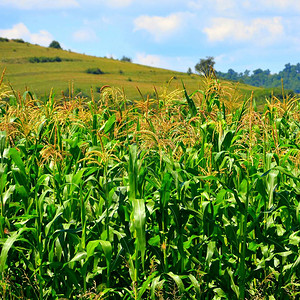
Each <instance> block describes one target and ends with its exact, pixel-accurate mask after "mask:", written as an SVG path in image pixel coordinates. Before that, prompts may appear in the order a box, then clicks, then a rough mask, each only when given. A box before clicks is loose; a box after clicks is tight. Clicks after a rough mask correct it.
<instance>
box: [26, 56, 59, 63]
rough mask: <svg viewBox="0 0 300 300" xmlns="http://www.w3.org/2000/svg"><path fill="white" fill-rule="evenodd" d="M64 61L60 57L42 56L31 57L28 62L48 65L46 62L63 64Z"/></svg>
mask: <svg viewBox="0 0 300 300" xmlns="http://www.w3.org/2000/svg"><path fill="white" fill-rule="evenodd" d="M62 60H63V59H61V58H60V57H59V56H56V57H45V56H41V57H36V56H33V57H29V58H28V61H29V62H30V63H46V62H61V61H62Z"/></svg>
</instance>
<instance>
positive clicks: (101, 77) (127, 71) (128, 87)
mask: <svg viewBox="0 0 300 300" xmlns="http://www.w3.org/2000/svg"><path fill="white" fill-rule="evenodd" d="M0 53H1V56H0V71H2V69H4V68H6V72H5V79H4V82H6V83H8V82H9V83H10V84H11V86H12V87H13V88H14V89H15V90H18V91H21V92H22V91H24V90H25V89H29V90H30V91H32V92H33V93H35V94H36V95H37V96H39V97H41V96H44V95H47V94H48V93H49V92H50V90H51V89H52V88H53V90H54V92H55V93H56V94H61V91H66V90H67V89H68V88H69V87H71V86H72V85H74V90H75V91H76V90H77V91H79V90H81V91H82V92H83V93H84V94H85V95H90V90H91V88H93V90H94V92H97V90H99V88H101V87H102V86H103V85H110V86H113V87H118V88H122V89H124V92H125V94H126V96H127V97H128V98H131V99H134V98H139V97H140V93H139V91H138V89H137V87H138V88H139V90H140V91H141V93H142V94H143V95H147V94H150V95H153V94H154V87H156V88H157V89H158V92H159V91H160V89H161V88H162V87H163V86H167V84H168V82H169V81H170V79H171V78H172V77H173V80H172V81H171V83H170V89H171V90H172V89H176V88H179V89H181V88H182V85H181V80H182V81H183V82H184V84H185V85H186V88H187V90H188V92H193V91H195V90H197V89H199V88H201V84H202V78H201V77H200V76H199V75H196V74H191V75H188V74H187V73H181V72H175V71H171V70H166V69H160V68H153V67H148V66H144V65H138V64H134V63H130V62H122V61H119V60H114V59H108V58H102V57H95V56H89V55H84V54H78V53H74V52H71V51H65V50H61V49H53V48H46V47H41V46H38V45H32V44H30V43H26V42H25V43H20V42H16V41H12V40H10V41H1V42H0ZM55 58H57V60H60V61H56V60H55ZM47 59H48V60H54V62H31V61H38V60H40V61H41V60H47ZM90 68H91V69H95V68H96V69H97V68H99V69H100V70H101V71H102V72H103V74H98V75H96V74H88V73H86V70H87V69H90ZM232 84H233V83H232ZM232 84H231V85H232ZM234 84H235V83H234ZM252 90H254V91H256V92H259V91H261V90H262V89H259V88H255V87H251V86H247V85H244V84H239V85H238V87H237V91H238V93H241V94H245V93H246V94H248V95H250V93H251V91H252Z"/></svg>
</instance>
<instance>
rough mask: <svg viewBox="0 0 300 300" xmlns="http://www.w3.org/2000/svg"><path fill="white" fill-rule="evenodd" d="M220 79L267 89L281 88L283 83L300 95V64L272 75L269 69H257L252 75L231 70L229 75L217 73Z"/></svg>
mask: <svg viewBox="0 0 300 300" xmlns="http://www.w3.org/2000/svg"><path fill="white" fill-rule="evenodd" d="M216 75H217V76H218V77H219V78H223V79H228V80H236V81H239V82H241V83H245V84H249V85H253V86H257V87H260V86H261V87H266V88H275V87H281V86H282V81H283V86H284V88H285V89H289V90H293V91H294V92H296V93H300V63H298V64H296V65H291V64H290V63H288V64H286V65H285V67H284V69H283V70H282V71H280V72H278V73H275V74H271V71H270V70H269V69H267V70H262V69H256V70H254V71H253V72H252V74H250V71H249V70H246V71H245V72H244V73H238V72H236V71H234V70H233V69H229V70H228V71H227V73H224V72H220V71H216Z"/></svg>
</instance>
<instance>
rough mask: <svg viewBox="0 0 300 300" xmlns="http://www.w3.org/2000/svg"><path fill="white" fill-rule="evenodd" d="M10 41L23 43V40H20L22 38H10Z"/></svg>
mask: <svg viewBox="0 0 300 300" xmlns="http://www.w3.org/2000/svg"><path fill="white" fill-rule="evenodd" d="M12 41H14V42H16V43H25V42H24V40H22V39H12Z"/></svg>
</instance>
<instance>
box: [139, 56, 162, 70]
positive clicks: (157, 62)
mask: <svg viewBox="0 0 300 300" xmlns="http://www.w3.org/2000/svg"><path fill="white" fill-rule="evenodd" d="M134 62H135V63H137V64H141V65H146V66H151V67H157V68H163V64H164V60H163V59H162V57H161V56H159V55H151V54H145V53H137V55H136V57H135V58H134Z"/></svg>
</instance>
